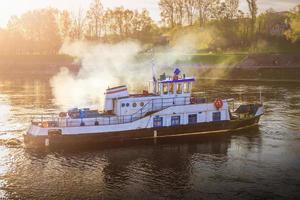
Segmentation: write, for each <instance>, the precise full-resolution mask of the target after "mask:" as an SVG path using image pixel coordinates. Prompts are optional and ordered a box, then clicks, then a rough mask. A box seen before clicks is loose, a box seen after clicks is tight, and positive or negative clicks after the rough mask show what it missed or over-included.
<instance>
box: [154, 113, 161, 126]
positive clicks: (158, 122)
mask: <svg viewBox="0 0 300 200" xmlns="http://www.w3.org/2000/svg"><path fill="white" fill-rule="evenodd" d="M162 126H163V118H162V117H159V116H156V117H154V118H153V127H162Z"/></svg>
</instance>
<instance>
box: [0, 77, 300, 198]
mask: <svg viewBox="0 0 300 200" xmlns="http://www.w3.org/2000/svg"><path fill="white" fill-rule="evenodd" d="M258 88H261V90H262V94H263V95H262V96H263V100H264V105H265V108H266V113H265V115H264V116H263V117H262V118H261V122H260V125H259V127H258V128H255V129H251V130H248V131H243V132H239V133H234V134H222V135H216V136H211V137H199V136H198V137H195V136H193V137H187V138H181V139H176V140H175V139H172V140H156V141H148V142H143V143H138V144H127V145H123V146H117V147H108V148H99V149H90V150H88V149H85V150H77V151H76V150H72V151H68V150H62V151H56V152H54V151H33V150H28V149H25V148H24V147H23V144H22V142H21V143H19V142H17V141H22V134H24V132H26V128H27V127H28V125H29V123H30V119H31V116H32V115H33V114H36V113H43V112H47V113H51V112H57V111H58V109H59V108H58V107H57V106H55V105H54V103H53V96H52V94H51V88H50V86H49V82H48V80H34V79H30V78H28V79H12V78H7V79H6V78H1V79H0V142H1V143H0V199H1V198H3V199H262V198H264V199H297V198H298V199H299V198H300V85H299V83H276V82H259V83H256V82H216V83H214V84H205V83H203V82H198V83H197V85H196V89H195V91H199V92H204V93H202V94H203V95H206V96H210V97H215V96H225V97H226V98H227V97H230V96H233V97H235V98H236V99H241V98H244V97H243V95H249V94H254V93H256V92H257V91H258ZM200 94H201V93H200ZM9 141H10V142H9Z"/></svg>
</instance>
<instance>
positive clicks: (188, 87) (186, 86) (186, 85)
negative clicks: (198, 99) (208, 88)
mask: <svg viewBox="0 0 300 200" xmlns="http://www.w3.org/2000/svg"><path fill="white" fill-rule="evenodd" d="M183 86H184V93H189V90H190V84H189V83H184V85H183Z"/></svg>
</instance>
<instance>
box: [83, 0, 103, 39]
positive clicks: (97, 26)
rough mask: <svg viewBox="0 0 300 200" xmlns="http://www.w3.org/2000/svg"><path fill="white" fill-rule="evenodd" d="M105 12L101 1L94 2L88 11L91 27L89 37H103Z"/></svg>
mask: <svg viewBox="0 0 300 200" xmlns="http://www.w3.org/2000/svg"><path fill="white" fill-rule="evenodd" d="M103 12H104V10H103V6H102V4H101V1H100V0H94V1H93V2H92V3H91V5H90V8H89V10H88V11H87V15H86V18H87V23H88V27H89V35H90V37H92V38H100V37H101V34H102V32H101V30H102V29H101V28H102V22H103V15H104V14H103Z"/></svg>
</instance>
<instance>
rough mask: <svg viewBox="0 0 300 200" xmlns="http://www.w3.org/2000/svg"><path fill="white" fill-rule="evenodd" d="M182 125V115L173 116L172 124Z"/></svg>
mask: <svg viewBox="0 0 300 200" xmlns="http://www.w3.org/2000/svg"><path fill="white" fill-rule="evenodd" d="M176 125H180V116H172V117H171V126H176Z"/></svg>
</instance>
